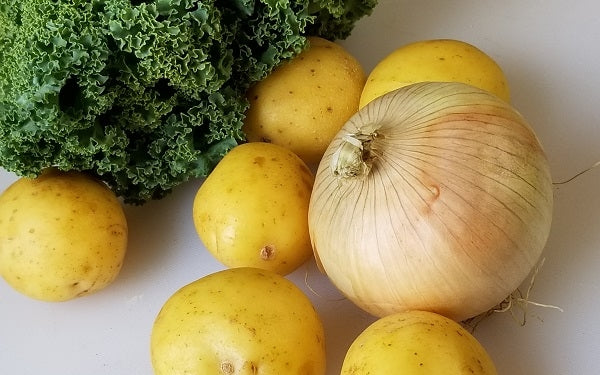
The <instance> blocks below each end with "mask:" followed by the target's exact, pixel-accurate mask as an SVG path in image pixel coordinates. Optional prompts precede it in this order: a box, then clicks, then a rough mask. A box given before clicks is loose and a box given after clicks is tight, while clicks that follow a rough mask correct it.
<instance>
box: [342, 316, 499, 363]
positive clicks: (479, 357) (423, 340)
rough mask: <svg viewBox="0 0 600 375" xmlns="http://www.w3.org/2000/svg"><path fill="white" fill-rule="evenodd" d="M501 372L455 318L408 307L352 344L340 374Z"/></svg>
mask: <svg viewBox="0 0 600 375" xmlns="http://www.w3.org/2000/svg"><path fill="white" fill-rule="evenodd" d="M367 374H368V375H389V374H402V375H438V374H444V375H496V374H497V372H496V368H495V366H494V363H493V362H492V360H491V358H490V356H489V355H488V353H487V352H486V351H485V349H484V348H483V346H482V345H481V344H480V343H479V341H477V340H476V339H475V337H474V336H473V335H471V334H470V333H469V332H468V331H467V330H465V329H464V328H463V327H462V326H461V325H460V324H458V323H456V322H455V321H453V320H450V319H448V318H445V317H443V316H442V315H438V314H435V313H432V312H426V311H407V312H403V313H396V314H393V315H388V316H386V317H384V318H381V319H379V320H377V321H375V322H374V323H373V324H371V325H370V326H369V327H367V328H366V329H365V330H364V331H363V332H362V333H361V334H360V335H359V336H358V337H357V338H356V340H355V341H354V342H353V343H352V345H351V346H350V348H349V349H348V352H347V353H346V357H345V358H344V362H343V365H342V372H341V375H367Z"/></svg>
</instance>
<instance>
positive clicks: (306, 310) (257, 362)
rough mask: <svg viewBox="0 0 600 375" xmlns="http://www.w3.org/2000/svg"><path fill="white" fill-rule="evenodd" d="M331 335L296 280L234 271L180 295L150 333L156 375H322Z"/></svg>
mask: <svg viewBox="0 0 600 375" xmlns="http://www.w3.org/2000/svg"><path fill="white" fill-rule="evenodd" d="M324 340H325V338H324V331H323V326H322V323H321V321H320V319H319V316H318V315H317V312H316V311H315V310H314V308H313V306H312V304H311V303H310V301H309V299H308V298H307V297H306V296H305V295H304V294H303V292H302V291H301V290H300V289H298V288H297V287H296V286H295V285H294V284H293V283H292V282H291V281H289V280H287V279H286V278H284V277H283V276H280V275H278V274H276V273H274V272H271V271H267V270H261V269H257V268H249V267H241V268H230V269H226V270H223V271H218V272H215V273H212V274H209V275H207V276H204V277H202V278H200V279H198V280H196V281H194V282H192V283H190V284H188V285H186V286H184V287H183V288H181V289H179V290H178V291H177V292H175V293H174V294H173V295H172V296H171V297H170V298H169V299H168V300H167V301H166V303H165V304H164V305H163V307H162V309H161V310H160V312H159V313H158V315H157V318H156V320H155V322H154V326H153V329H152V335H151V358H152V366H153V368H154V373H155V374H156V375H171V374H197V375H233V374H235V375H256V374H260V375H281V374H286V375H323V374H325V341H324Z"/></svg>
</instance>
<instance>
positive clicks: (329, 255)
mask: <svg viewBox="0 0 600 375" xmlns="http://www.w3.org/2000/svg"><path fill="white" fill-rule="evenodd" d="M349 139H353V141H352V142H351V143H355V140H356V139H362V141H363V143H362V144H363V145H364V149H363V150H361V151H362V153H363V157H364V158H365V159H366V160H367V161H366V163H365V165H363V166H358V167H356V168H349V169H348V168H346V170H356V171H359V172H357V173H355V174H356V175H355V176H353V175H352V173H350V174H349V175H348V176H346V177H344V176H342V175H340V172H339V170H340V169H338V170H335V167H333V166H332V159H333V162H337V163H339V162H340V160H345V159H347V158H345V157H340V153H339V152H338V150H339V149H340V147H341V146H343V145H344V146H348V140H349ZM365 139H367V141H365ZM345 162H346V161H345ZM360 171H365V172H366V173H361V172H360ZM552 209H553V191H552V179H551V175H550V170H549V166H548V162H547V158H546V156H545V153H544V151H543V149H542V146H541V144H540V142H539V140H538V139H537V137H536V135H535V133H534V132H533V130H532V129H531V127H530V126H529V125H528V124H527V122H526V120H525V119H524V118H523V117H522V116H521V115H520V114H519V113H518V112H517V111H516V110H515V109H514V108H513V107H512V106H510V105H509V104H507V103H506V102H504V101H502V100H501V99H499V98H497V97H496V96H494V95H492V94H490V93H487V92H485V91H483V90H480V89H477V88H474V87H472V86H469V85H465V84H461V83H442V82H426V83H418V84H413V85H411V86H407V87H404V88H401V89H398V90H396V91H393V92H391V93H389V94H386V95H384V96H383V97H380V98H378V99H376V100H374V101H373V102H371V103H370V104H369V105H367V106H366V107H364V108H363V109H362V110H360V111H359V112H358V113H356V114H355V115H354V116H353V117H352V118H351V119H350V120H349V121H348V122H347V123H346V124H345V126H344V127H343V128H342V129H341V131H340V132H339V133H338V135H337V136H336V137H335V138H334V140H333V141H332V143H331V144H330V146H329V147H328V149H327V151H326V152H325V155H324V157H323V159H322V160H321V163H320V164H319V167H318V170H317V173H316V179H315V185H314V189H313V193H312V196H311V201H310V207H309V229H310V235H311V241H312V244H313V249H314V251H315V256H316V258H317V260H318V262H319V264H320V266H321V267H322V270H323V271H324V272H325V273H326V274H327V275H328V277H329V278H330V279H331V281H332V283H333V284H334V285H335V286H336V287H337V288H338V289H339V290H340V291H341V292H342V293H343V294H344V295H346V296H347V297H348V298H349V299H350V300H352V301H353V302H354V303H356V304H357V305H358V306H359V307H361V308H362V309H364V310H366V311H367V312H369V313H371V314H373V315H375V316H379V317H382V316H386V315H389V314H392V313H395V312H399V311H405V310H411V309H412V310H426V311H433V312H436V313H439V314H442V315H445V316H447V317H449V318H451V319H454V320H457V321H461V320H465V319H468V318H471V317H474V316H476V315H479V314H481V313H483V312H486V311H488V310H489V309H491V308H493V307H494V306H496V305H497V304H499V303H500V302H502V301H503V300H504V299H505V298H506V297H507V296H508V295H509V294H510V293H512V292H513V291H515V290H516V289H517V288H518V287H519V285H520V284H521V283H522V282H523V281H524V280H525V278H526V277H527V276H528V274H529V273H530V272H531V270H532V269H533V268H534V266H535V265H536V263H537V262H538V260H539V258H540V255H541V253H542V251H543V248H544V246H545V244H546V241H547V238H548V235H549V232H550V227H551V221H552Z"/></svg>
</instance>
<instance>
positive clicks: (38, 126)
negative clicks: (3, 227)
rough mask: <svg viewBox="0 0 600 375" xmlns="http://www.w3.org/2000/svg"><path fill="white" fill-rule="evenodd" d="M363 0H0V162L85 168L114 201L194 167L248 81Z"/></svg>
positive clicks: (240, 103) (238, 113)
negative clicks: (109, 191) (106, 187)
mask: <svg viewBox="0 0 600 375" xmlns="http://www.w3.org/2000/svg"><path fill="white" fill-rule="evenodd" d="M374 6H375V1H374V0H364V1H360V0H353V1H338V0H321V1H314V0H313V1H309V0H305V1H291V0H261V1H259V0H226V1H225V0H222V1H219V0H204V1H197V0H154V1H148V0H147V1H142V0H137V1H133V0H131V1H130V0H91V1H90V0H69V1H66V0H65V1H56V0H0V166H2V167H3V168H5V169H7V170H10V171H14V172H16V173H18V174H19V175H27V176H35V175H37V174H39V173H40V172H41V171H42V170H43V169H44V168H47V167H49V166H55V167H58V168H60V169H65V170H83V171H90V172H93V173H95V174H96V175H98V176H99V177H100V178H102V179H103V180H104V181H106V182H107V183H108V184H109V185H110V186H111V188H112V189H113V190H114V191H115V192H116V193H117V194H118V195H119V196H122V197H123V198H124V199H125V200H126V201H128V202H132V203H134V202H135V203H141V202H144V201H146V200H149V199H156V198H160V197H162V196H164V195H165V194H166V193H168V192H169V191H171V189H173V188H174V187H175V186H177V185H179V184H181V183H183V182H185V181H188V180H189V179H191V178H195V177H203V176H206V175H207V174H208V173H210V171H211V170H212V168H214V166H215V165H216V163H217V162H218V161H219V160H220V159H221V158H222V157H223V156H224V155H225V154H226V153H227V152H228V151H229V150H230V149H231V148H233V147H234V146H236V145H237V144H239V143H240V142H243V141H244V134H243V132H242V130H241V128H242V124H243V119H244V112H245V111H246V109H247V106H248V103H247V101H246V99H245V92H246V90H247V89H248V87H249V86H250V85H251V84H252V83H254V82H256V81H259V80H261V79H263V78H264V77H266V76H267V75H268V74H269V73H270V72H271V71H272V70H273V68H274V67H276V66H277V65H278V64H280V63H281V62H282V61H284V60H286V59H289V58H291V57H293V56H295V55H296V54H297V53H299V52H300V51H301V50H302V49H303V48H304V46H305V44H306V36H307V35H309V34H310V35H320V36H323V37H325V38H329V39H340V38H345V37H346V36H348V35H349V33H350V31H351V29H352V27H353V25H354V23H355V22H356V20H358V19H359V18H360V17H361V16H363V15H366V14H369V12H370V11H371V9H372V8H373V7H374Z"/></svg>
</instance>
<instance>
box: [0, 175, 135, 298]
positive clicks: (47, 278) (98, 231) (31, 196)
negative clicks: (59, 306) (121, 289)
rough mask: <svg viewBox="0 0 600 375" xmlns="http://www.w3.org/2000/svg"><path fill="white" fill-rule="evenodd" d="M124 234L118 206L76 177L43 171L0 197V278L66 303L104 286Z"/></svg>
mask: <svg viewBox="0 0 600 375" xmlns="http://www.w3.org/2000/svg"><path fill="white" fill-rule="evenodd" d="M127 236H128V228H127V221H126V218H125V214H124V212H123V208H122V205H121V203H120V201H119V200H118V199H117V198H116V196H115V194H114V193H113V192H112V191H111V190H109V189H108V187H107V186H106V185H104V184H102V183H100V182H98V181H97V180H95V179H94V178H92V177H90V176H88V175H86V174H83V173H79V172H60V171H58V170H55V169H50V170H47V171H45V172H44V173H42V174H41V175H40V176H39V177H37V178H33V179H31V178H20V179H19V180H17V181H16V182H14V183H13V184H12V185H11V186H9V187H8V188H7V189H6V190H5V191H4V192H3V193H2V195H1V196H0V274H1V275H2V277H3V278H4V279H5V280H6V281H7V282H8V283H9V284H10V285H11V286H12V287H13V288H14V289H15V290H17V291H18V292H20V293H22V294H24V295H27V296H29V297H31V298H34V299H38V300H43V301H66V300H70V299H73V298H75V297H79V296H82V295H85V294H89V293H92V292H95V291H98V290H100V289H103V288H104V287H106V286H107V285H109V284H110V283H111V282H112V281H113V280H114V279H115V278H116V277H117V275H118V274H119V272H120V269H121V266H122V264H123V258H124V256H125V253H126V249H127Z"/></svg>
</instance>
